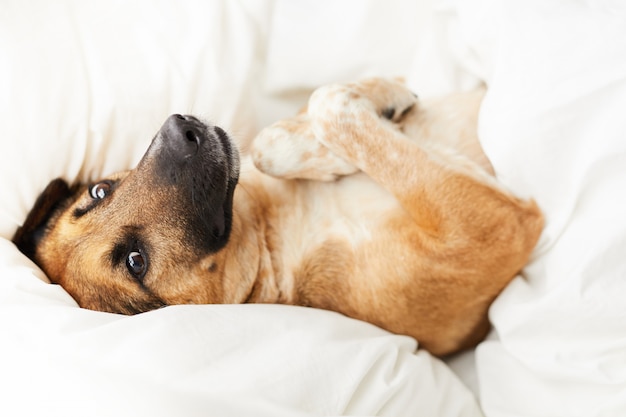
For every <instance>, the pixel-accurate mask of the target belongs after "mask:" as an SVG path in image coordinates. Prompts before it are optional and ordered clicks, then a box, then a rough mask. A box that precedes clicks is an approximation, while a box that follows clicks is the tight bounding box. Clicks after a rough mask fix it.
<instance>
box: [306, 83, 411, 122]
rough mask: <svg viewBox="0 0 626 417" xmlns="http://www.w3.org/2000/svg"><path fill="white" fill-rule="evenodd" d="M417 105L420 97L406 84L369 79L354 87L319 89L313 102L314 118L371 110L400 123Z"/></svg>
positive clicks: (383, 117) (311, 105) (310, 101)
mask: <svg viewBox="0 0 626 417" xmlns="http://www.w3.org/2000/svg"><path fill="white" fill-rule="evenodd" d="M416 105H417V95H416V94H414V93H413V92H412V91H411V90H409V89H408V88H407V87H406V85H405V84H404V82H402V81H401V80H397V79H391V78H367V79H364V80H361V81H358V82H355V83H350V84H334V85H329V86H325V87H321V88H319V89H317V90H316V91H315V92H314V93H313V95H312V96H311V99H310V100H309V114H310V116H311V117H312V118H316V117H320V116H321V117H324V116H322V115H323V114H326V115H327V114H328V112H332V113H335V114H345V113H346V112H350V111H351V109H354V108H355V107H360V108H361V109H369V110H370V111H373V112H374V113H376V114H377V115H378V116H379V117H381V118H382V119H386V120H389V121H391V122H394V123H399V122H401V121H402V119H403V118H404V117H405V116H406V115H407V114H408V113H409V112H411V111H412V110H413V109H415V108H416Z"/></svg>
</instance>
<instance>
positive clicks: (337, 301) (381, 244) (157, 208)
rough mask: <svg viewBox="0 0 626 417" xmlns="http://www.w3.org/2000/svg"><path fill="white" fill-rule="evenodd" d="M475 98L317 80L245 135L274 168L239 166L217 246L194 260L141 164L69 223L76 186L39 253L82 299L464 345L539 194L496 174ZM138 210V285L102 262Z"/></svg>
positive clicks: (535, 212)
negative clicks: (305, 322) (318, 322)
mask: <svg viewBox="0 0 626 417" xmlns="http://www.w3.org/2000/svg"><path fill="white" fill-rule="evenodd" d="M482 95H483V92H475V93H470V94H463V95H456V96H451V97H448V98H445V99H441V100H434V101H430V102H424V103H419V102H418V101H417V100H416V98H415V97H414V95H413V94H411V92H410V91H408V90H407V89H406V88H405V87H404V86H403V85H402V83H400V82H397V81H388V80H383V79H372V80H365V81H361V82H358V83H354V84H348V85H335V86H328V87H324V88H321V89H320V90H318V91H316V92H315V93H314V94H313V96H312V97H311V100H310V102H309V106H308V109H307V111H305V112H302V113H301V114H299V115H296V116H295V117H294V118H293V119H291V120H287V121H281V122H278V123H277V124H276V125H274V126H271V127H269V128H267V129H265V130H264V131H263V132H262V133H261V134H260V135H259V137H258V138H257V139H256V141H255V142H254V143H253V149H252V152H251V153H252V156H253V159H254V163H255V164H256V165H257V166H258V167H259V168H260V169H261V170H264V171H266V172H267V173H269V174H271V175H272V176H270V175H266V174H263V173H262V172H260V171H259V170H258V169H257V168H255V167H254V166H253V165H252V163H250V161H248V162H244V164H243V166H242V170H241V179H240V182H239V185H238V187H237V188H236V190H235V195H234V205H233V207H234V209H233V218H232V232H231V234H230V238H229V240H228V243H227V244H226V246H225V247H224V248H223V249H221V250H219V251H218V252H217V253H213V254H209V255H205V256H200V257H195V256H191V255H189V254H191V253H194V250H193V248H190V247H188V243H187V242H185V239H184V238H183V236H182V235H181V233H180V228H181V221H182V220H181V219H180V218H172V217H170V216H168V208H169V207H170V206H171V205H172V204H173V202H172V201H171V198H170V197H169V194H168V190H167V189H166V188H158V189H157V188H156V187H155V186H154V184H153V182H152V180H151V179H150V178H146V176H145V173H144V172H143V171H142V170H134V171H130V172H128V173H122V174H118V175H117V176H114V177H112V179H113V180H115V181H119V186H118V187H117V188H116V190H115V192H114V193H113V194H112V196H111V197H110V198H109V199H108V201H106V203H104V204H103V205H102V207H99V208H98V210H96V211H94V212H93V213H92V212H90V213H89V214H88V215H85V216H83V217H81V218H79V219H77V220H76V219H73V218H72V216H71V212H72V210H74V209H75V208H76V207H80V206H81V204H82V205H85V204H88V203H89V199H90V197H89V193H88V191H87V190H86V189H83V190H82V191H81V193H80V194H79V196H78V197H77V198H76V200H75V201H73V202H72V203H71V204H68V208H67V209H66V210H65V211H63V212H62V213H60V214H59V215H58V216H57V218H55V219H53V221H52V224H54V227H51V229H50V230H49V232H48V233H47V234H46V237H45V239H44V240H43V241H42V243H41V244H40V246H39V247H38V248H37V253H36V256H35V259H36V261H37V262H38V264H39V265H40V266H42V268H43V269H44V270H45V272H46V273H47V274H48V275H49V276H50V279H51V280H52V281H53V282H57V283H60V284H61V285H63V286H64V287H65V288H66V289H67V291H68V292H69V293H70V294H71V295H72V296H73V297H75V299H76V300H77V301H78V303H79V304H80V305H81V306H83V307H86V308H92V309H98V310H107V311H117V312H122V313H129V312H136V311H138V310H139V311H143V310H145V309H150V308H155V306H158V304H159V302H162V303H163V304H179V303H243V302H256V303H284V304H295V305H305V306H311V307H317V308H324V309H329V310H334V311H338V312H340V313H343V314H345V315H347V316H350V317H354V318H357V319H361V320H366V321H369V322H371V323H374V324H376V325H378V326H380V327H382V328H385V329H387V330H389V331H392V332H395V333H400V334H406V335H410V336H413V337H415V338H416V339H417V340H418V341H419V342H420V344H421V346H423V347H424V348H426V349H428V350H430V351H431V352H432V353H434V354H437V355H446V354H450V353H452V352H455V351H458V350H460V349H463V348H467V347H470V346H473V345H475V344H476V343H477V342H479V341H480V340H481V339H482V338H483V337H484V336H485V334H486V332H487V330H488V322H487V309H488V307H489V305H490V304H491V302H492V301H493V300H494V298H495V297H496V296H497V295H498V294H499V293H500V291H501V290H502V289H503V288H504V287H505V286H506V285H507V284H508V282H509V281H510V280H511V279H512V278H513V277H514V276H515V275H516V274H517V273H518V272H519V270H520V269H521V268H522V267H523V266H524V265H525V263H526V262H527V261H528V258H529V255H530V253H531V251H532V249H533V247H534V245H535V243H536V242H537V239H538V237H539V234H540V233H541V229H542V225H543V220H542V216H541V213H540V211H539V209H538V208H537V206H536V204H535V203H534V202H532V201H524V200H520V199H518V198H516V197H514V196H513V195H511V194H510V193H509V192H507V191H506V190H504V189H503V188H502V187H501V186H500V185H499V184H498V183H497V182H496V181H495V180H494V178H493V177H492V176H490V175H489V174H490V173H492V172H493V171H492V168H491V165H490V164H489V161H488V160H487V158H486V157H485V156H484V154H483V152H482V150H481V148H480V145H479V143H478V140H477V136H476V123H477V117H478V116H477V115H478V109H479V105H480V101H481V99H482ZM390 109H393V114H392V111H391V110H390ZM381 114H382V115H384V116H385V117H381ZM387 118H389V119H390V120H387ZM275 177H282V178H275ZM285 178H286V179H285ZM138 220H141V221H140V222H139V223H140V224H143V225H145V226H144V230H143V232H142V233H143V234H142V236H144V237H145V239H146V240H147V241H149V242H150V243H149V245H150V269H149V270H148V273H147V275H146V277H145V279H144V280H143V282H142V283H137V282H136V280H134V279H132V278H131V277H129V276H128V273H127V271H125V270H124V268H123V267H112V266H111V263H110V261H108V260H107V259H108V257H110V255H109V252H110V251H111V242H112V241H113V240H114V239H115V238H116V236H117V235H119V234H120V233H121V232H120V231H121V230H123V229H124V228H125V227H128V225H129V224H135V223H137V222H138ZM119 300H125V303H126V304H124V303H121V304H120V302H119ZM128 300H133V303H134V304H133V303H131V304H128V302H127V301H128ZM122 305H124V306H128V305H131V306H130V307H123V306H122Z"/></svg>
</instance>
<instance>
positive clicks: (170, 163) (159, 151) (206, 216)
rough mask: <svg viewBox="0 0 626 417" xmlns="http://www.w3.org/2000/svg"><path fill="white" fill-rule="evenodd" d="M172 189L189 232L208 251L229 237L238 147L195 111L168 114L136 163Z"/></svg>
mask: <svg viewBox="0 0 626 417" xmlns="http://www.w3.org/2000/svg"><path fill="white" fill-rule="evenodd" d="M137 171H138V172H139V173H140V174H145V175H147V176H148V177H150V178H152V182H153V183H154V186H155V187H158V188H159V189H167V190H168V191H167V192H168V193H171V198H172V199H173V200H175V201H173V206H174V207H176V209H175V211H176V214H175V215H177V216H179V218H182V220H184V223H185V224H186V225H187V230H188V236H187V237H188V238H189V239H191V240H194V241H195V243H196V244H197V245H201V246H202V247H204V248H205V249H207V250H209V251H217V250H219V249H221V247H223V246H224V245H225V244H226V242H227V241H228V237H229V234H230V229H231V222H232V205H233V194H234V190H235V187H236V185H237V181H238V179H239V152H238V150H237V148H236V146H235V144H234V143H233V141H232V140H231V139H230V137H229V136H228V134H227V133H226V132H225V131H224V130H223V129H221V128H220V127H218V126H211V125H209V124H207V123H204V122H202V121H201V120H199V119H197V118H196V117H194V116H189V115H179V114H175V115H172V116H170V117H169V118H168V119H167V120H166V121H165V123H164V124H163V126H162V127H161V129H160V130H159V132H158V133H157V135H156V136H155V138H154V139H153V141H152V144H151V145H150V148H148V151H147V152H146V154H145V155H144V157H143V159H142V160H141V162H140V163H139V166H138V167H137Z"/></svg>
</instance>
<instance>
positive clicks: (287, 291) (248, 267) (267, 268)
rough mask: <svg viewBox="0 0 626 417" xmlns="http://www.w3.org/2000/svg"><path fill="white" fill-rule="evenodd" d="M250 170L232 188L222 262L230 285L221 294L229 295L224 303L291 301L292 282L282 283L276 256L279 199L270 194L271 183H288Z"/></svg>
mask: <svg viewBox="0 0 626 417" xmlns="http://www.w3.org/2000/svg"><path fill="white" fill-rule="evenodd" d="M253 171H256V170H254V168H252V167H250V168H249V170H248V169H246V173H245V174H244V177H243V179H242V181H241V182H240V184H239V185H238V186H237V189H236V191H235V197H234V199H235V201H234V205H233V223H232V232H231V237H230V240H229V243H228V245H227V247H226V248H225V251H224V256H225V258H224V261H223V262H224V265H225V268H224V286H232V288H227V289H225V291H224V294H231V295H232V298H231V299H225V300H223V302H224V303H229V304H230V303H281V304H291V303H292V302H293V288H292V287H293V284H292V283H291V282H284V279H283V278H284V273H283V271H282V269H283V266H282V262H281V260H280V259H279V258H278V257H279V256H280V255H279V254H280V253H281V246H282V240H283V238H282V236H279V235H278V231H277V225H276V223H275V222H276V220H277V218H278V217H279V215H278V214H277V212H276V211H277V207H276V206H277V204H278V205H280V204H281V202H280V201H278V202H277V199H276V195H275V194H274V195H272V186H276V185H277V184H278V185H279V186H280V185H285V186H289V185H288V183H289V182H288V181H282V180H277V179H273V178H271V177H267V176H266V175H264V174H261V173H259V172H258V171H256V172H253ZM246 174H250V175H246ZM284 203H287V202H284ZM242 283H244V284H245V285H242Z"/></svg>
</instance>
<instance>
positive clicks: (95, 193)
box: [89, 182, 111, 200]
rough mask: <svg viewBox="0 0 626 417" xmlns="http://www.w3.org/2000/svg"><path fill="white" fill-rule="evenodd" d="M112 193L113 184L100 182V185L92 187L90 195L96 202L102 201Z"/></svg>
mask: <svg viewBox="0 0 626 417" xmlns="http://www.w3.org/2000/svg"><path fill="white" fill-rule="evenodd" d="M110 191H111V184H110V183H108V182H99V183H98V184H96V185H94V186H93V187H91V189H90V190H89V194H90V195H91V198H93V199H96V200H102V199H103V198H104V197H106V196H107V195H108V194H109V192H110Z"/></svg>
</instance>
